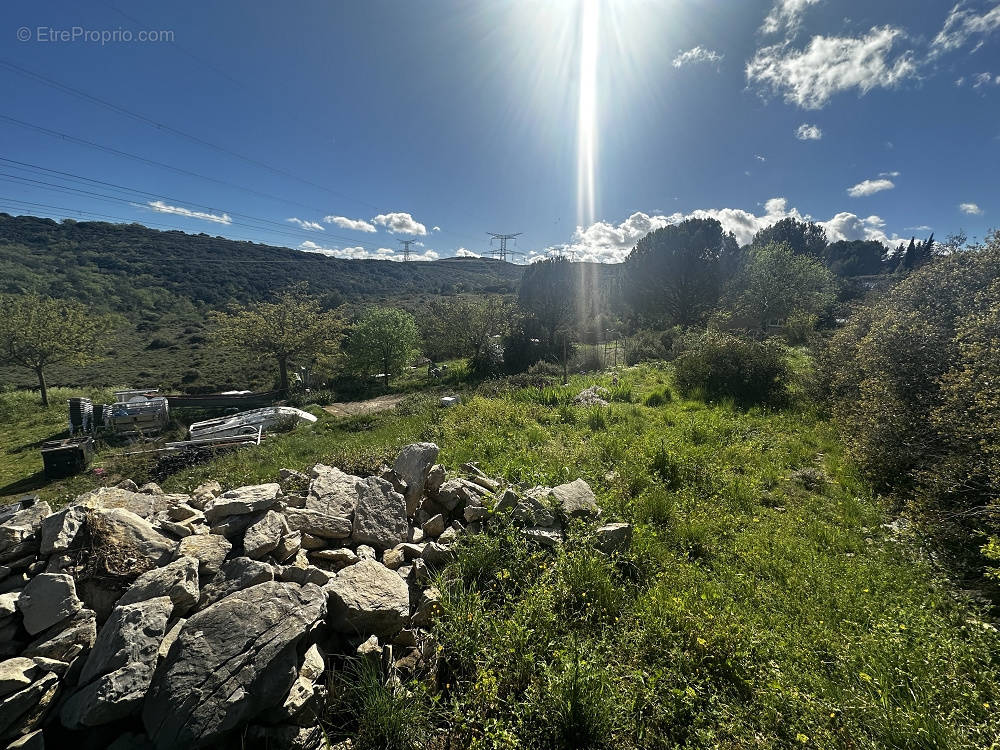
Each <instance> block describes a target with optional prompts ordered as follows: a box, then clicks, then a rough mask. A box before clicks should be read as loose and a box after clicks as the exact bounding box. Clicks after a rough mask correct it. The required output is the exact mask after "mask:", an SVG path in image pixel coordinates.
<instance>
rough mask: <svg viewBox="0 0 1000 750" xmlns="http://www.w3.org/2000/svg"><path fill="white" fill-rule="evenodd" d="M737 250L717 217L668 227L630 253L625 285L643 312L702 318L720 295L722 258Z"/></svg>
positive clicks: (674, 319)
mask: <svg viewBox="0 0 1000 750" xmlns="http://www.w3.org/2000/svg"><path fill="white" fill-rule="evenodd" d="M737 250H738V247H737V243H736V238H735V237H734V236H733V235H732V234H731V233H730V234H727V233H725V232H724V231H723V230H722V225H721V224H720V223H719V222H718V221H717V220H716V219H688V220H687V221H683V222H681V223H680V224H676V225H672V226H668V227H662V228H661V229H657V230H656V231H654V232H650V233H649V234H647V235H646V236H645V237H643V238H642V239H641V240H639V242H638V243H637V244H636V246H635V249H634V250H633V251H632V252H631V253H630V254H629V256H628V259H627V260H626V261H625V280H624V284H623V291H624V293H625V296H626V298H627V299H628V301H629V303H630V305H631V306H632V308H633V309H634V310H635V311H636V312H637V313H639V314H640V315H643V316H645V317H648V318H651V319H653V320H654V321H656V322H658V323H662V324H666V325H694V324H696V323H700V322H702V321H703V320H704V318H705V317H706V316H707V314H708V313H709V311H710V310H711V309H712V308H713V307H715V304H716V303H717V302H718V299H719V289H720V284H721V273H720V261H721V260H722V259H723V258H724V257H726V258H729V257H731V256H732V255H734V254H735V253H736V252H737Z"/></svg>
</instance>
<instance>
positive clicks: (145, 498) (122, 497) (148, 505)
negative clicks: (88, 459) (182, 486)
mask: <svg viewBox="0 0 1000 750" xmlns="http://www.w3.org/2000/svg"><path fill="white" fill-rule="evenodd" d="M143 486H145V485H143ZM188 499H189V498H188V496H187V495H164V494H163V493H162V492H160V493H157V494H150V493H144V492H131V491H129V490H126V489H122V488H121V487H101V488H100V489H97V490H94V491H93V492H88V493H86V494H84V495H80V497H78V498H77V499H76V502H77V503H84V504H86V505H90V506H91V507H94V508H104V509H106V510H110V509H112V508H121V509H123V510H127V511H129V512H130V513H135V514H136V515H137V516H140V517H142V518H152V517H153V516H155V515H157V514H158V513H163V512H165V511H166V510H168V509H169V508H170V506H172V505H176V504H177V503H180V502H185V501H187V500H188Z"/></svg>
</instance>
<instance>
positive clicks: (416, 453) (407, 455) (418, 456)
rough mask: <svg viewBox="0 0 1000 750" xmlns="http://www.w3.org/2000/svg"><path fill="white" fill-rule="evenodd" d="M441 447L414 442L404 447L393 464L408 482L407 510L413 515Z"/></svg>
mask: <svg viewBox="0 0 1000 750" xmlns="http://www.w3.org/2000/svg"><path fill="white" fill-rule="evenodd" d="M439 451H440V449H439V448H438V447H437V445H435V444H434V443H413V444H412V445H407V446H406V447H405V448H403V449H402V450H401V451H400V452H399V455H398V456H396V460H395V462H394V463H393V465H392V470H393V471H394V472H396V476H398V477H399V478H400V479H402V480H403V481H404V482H406V511H407V515H408V516H412V515H413V514H414V512H415V511H416V510H417V506H418V505H419V504H420V498H421V496H422V495H423V494H424V483H425V482H426V480H427V475H428V474H429V473H430V471H431V467H433V466H434V461H435V460H436V459H437V457H438V453H439Z"/></svg>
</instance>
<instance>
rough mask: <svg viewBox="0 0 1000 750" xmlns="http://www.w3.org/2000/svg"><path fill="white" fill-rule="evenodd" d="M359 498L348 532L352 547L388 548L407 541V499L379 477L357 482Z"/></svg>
mask: <svg viewBox="0 0 1000 750" xmlns="http://www.w3.org/2000/svg"><path fill="white" fill-rule="evenodd" d="M358 495H359V497H358V507H357V509H356V510H355V511H354V525H353V527H352V529H351V539H352V540H353V541H354V543H355V544H369V545H371V546H372V547H375V548H376V549H388V548H389V547H395V546H396V545H397V544H399V543H401V542H405V541H406V535H407V532H408V531H409V525H408V523H407V520H406V500H405V499H404V498H403V496H402V495H400V494H399V493H398V492H396V491H395V490H394V489H393V488H392V485H391V484H389V483H388V482H387V481H385V480H384V479H381V478H379V477H368V478H367V479H364V480H362V481H361V482H359V483H358Z"/></svg>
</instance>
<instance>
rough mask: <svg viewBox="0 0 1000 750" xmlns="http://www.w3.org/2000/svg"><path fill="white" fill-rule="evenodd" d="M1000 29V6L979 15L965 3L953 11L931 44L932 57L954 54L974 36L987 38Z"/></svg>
mask: <svg viewBox="0 0 1000 750" xmlns="http://www.w3.org/2000/svg"><path fill="white" fill-rule="evenodd" d="M997 29H1000V5H995V6H993V7H992V8H991V9H990V10H988V11H986V12H984V13H982V14H981V15H979V14H977V13H976V12H975V11H973V10H970V9H968V8H967V7H966V4H965V3H964V2H960V3H958V4H957V5H956V6H955V7H954V8H952V9H951V13H949V14H948V17H947V18H946V19H945V22H944V26H943V27H942V28H941V31H939V32H938V34H937V36H936V37H934V41H932V42H931V56H932V57H935V56H937V55H939V54H941V53H943V52H952V51H954V50H956V49H958V48H960V47H962V46H964V45H965V43H966V42H967V41H969V39H971V38H972V37H974V36H986V35H988V34H990V33H992V32H994V31H996V30H997Z"/></svg>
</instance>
